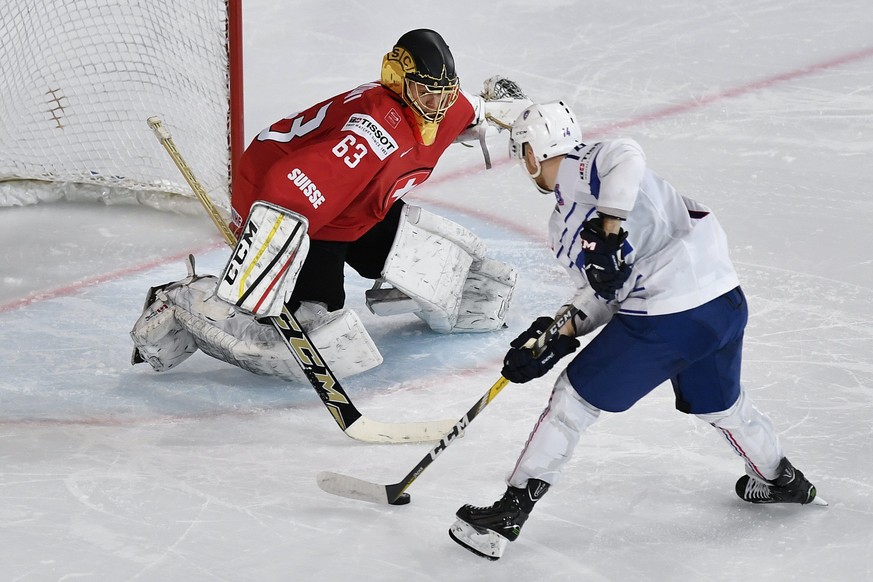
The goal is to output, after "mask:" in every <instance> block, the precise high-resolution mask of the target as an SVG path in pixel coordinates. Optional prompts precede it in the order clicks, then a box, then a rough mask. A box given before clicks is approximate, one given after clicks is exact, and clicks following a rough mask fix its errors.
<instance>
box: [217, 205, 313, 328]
mask: <svg viewBox="0 0 873 582" xmlns="http://www.w3.org/2000/svg"><path fill="white" fill-rule="evenodd" d="M308 228H309V221H308V220H307V219H306V217H304V216H302V215H300V214H297V213H296V212H292V211H290V210H286V209H285V208H282V207H280V206H276V205H275V204H269V203H267V202H261V201H259V202H256V203H254V204H253V205H252V209H251V212H250V213H249V218H248V220H246V223H245V225H244V226H243V231H242V235H241V236H240V239H239V242H238V243H237V245H236V248H234V250H233V254H232V255H231V257H230V260H229V261H228V263H227V266H226V267H225V269H224V273H223V274H222V275H221V279H220V282H219V285H218V289H217V290H216V295H217V296H218V298H219V299H222V300H224V301H227V302H228V303H230V304H232V305H234V306H236V307H238V308H240V309H242V310H244V311H247V312H249V313H253V314H255V315H258V316H260V317H267V316H277V315H279V314H280V313H281V312H282V307H283V306H284V304H285V301H286V300H287V299H288V298H289V297H290V296H291V292H292V291H293V290H294V283H295V282H296V281H297V275H298V274H299V273H300V268H301V267H302V266H303V261H304V260H305V259H306V254H307V253H308V252H309V237H308V236H307V234H306V231H307V229H308Z"/></svg>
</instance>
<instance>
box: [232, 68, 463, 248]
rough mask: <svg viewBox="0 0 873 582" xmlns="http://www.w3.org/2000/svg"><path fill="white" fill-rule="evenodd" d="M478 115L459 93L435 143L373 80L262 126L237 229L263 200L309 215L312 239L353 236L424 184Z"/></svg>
mask: <svg viewBox="0 0 873 582" xmlns="http://www.w3.org/2000/svg"><path fill="white" fill-rule="evenodd" d="M473 118H474V112H473V106H472V105H471V104H470V102H469V101H468V100H467V99H466V97H464V95H463V93H461V94H459V96H458V99H457V101H456V102H455V103H454V105H452V106H451V107H450V108H449V110H448V111H447V113H446V116H445V117H444V118H443V119H442V121H440V123H439V129H438V131H437V135H436V140H435V141H434V143H433V144H431V145H429V146H425V145H423V144H422V142H421V139H420V134H419V131H418V127H417V125H416V122H415V119H414V117H413V113H412V112H411V111H410V109H409V108H408V107H407V106H406V105H405V104H404V103H403V102H402V101H400V100H399V98H398V97H397V96H396V95H395V94H394V93H393V92H392V91H390V90H388V89H386V88H385V87H383V86H382V85H380V84H378V83H367V84H364V85H361V86H360V87H358V88H356V89H354V90H352V91H350V92H348V93H343V94H340V95H337V96H336V97H333V98H331V99H328V100H327V101H323V102H321V103H318V104H316V105H314V106H312V107H311V108H309V109H307V110H305V111H303V112H301V113H298V114H295V115H292V116H290V117H286V118H285V119H282V120H281V121H278V122H276V123H274V124H273V125H271V126H270V127H268V128H267V129H265V130H264V131H262V132H261V133H260V134H259V135H258V136H257V137H256V138H255V140H254V141H253V142H252V143H251V145H249V147H248V148H247V149H246V151H245V153H244V154H243V156H242V159H241V162H240V166H239V171H238V172H236V176H235V178H234V183H233V200H232V203H233V220H234V227H235V228H236V229H237V232H238V231H239V229H240V228H241V227H242V225H243V224H244V223H245V220H246V218H247V216H248V214H249V209H250V208H251V205H252V204H253V203H254V202H256V201H258V200H264V201H267V202H272V203H274V204H277V205H279V206H282V207H284V208H287V209H289V210H293V211H294V212H298V213H300V214H302V215H304V216H306V217H307V218H308V219H309V236H310V238H312V239H313V240H325V241H354V240H357V239H358V238H359V237H360V236H361V235H362V234H364V233H365V232H367V231H368V230H369V229H370V228H371V227H372V226H373V225H375V224H376V223H377V222H379V221H380V220H382V219H383V218H384V217H385V215H386V213H387V212H388V209H389V208H390V207H391V205H392V204H393V203H394V202H395V201H397V200H399V199H400V198H401V197H402V196H403V195H404V194H406V193H407V192H409V191H410V190H412V189H413V188H415V187H416V186H418V185H420V184H421V183H422V182H424V181H425V180H426V179H427V178H428V177H429V176H430V173H431V172H432V171H433V168H434V167H435V166H436V163H437V161H438V160H439V158H440V156H441V155H442V153H443V152H444V151H445V149H446V148H447V147H448V146H449V145H450V144H451V143H452V142H453V141H454V140H455V139H456V138H457V137H458V136H459V135H460V134H461V132H463V131H464V130H465V129H466V128H467V127H468V126H469V125H470V124H471V123H472V122H473Z"/></svg>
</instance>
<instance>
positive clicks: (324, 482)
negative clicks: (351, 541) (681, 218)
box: [317, 301, 584, 505]
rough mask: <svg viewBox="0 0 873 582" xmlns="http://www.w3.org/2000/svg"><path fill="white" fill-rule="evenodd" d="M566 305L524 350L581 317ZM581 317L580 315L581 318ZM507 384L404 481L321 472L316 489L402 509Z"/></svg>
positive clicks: (538, 348) (497, 386) (537, 349)
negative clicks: (426, 473) (414, 489)
mask: <svg viewBox="0 0 873 582" xmlns="http://www.w3.org/2000/svg"><path fill="white" fill-rule="evenodd" d="M575 303H576V302H575V301H574V304H573V305H570V306H569V307H568V308H567V309H566V310H565V311H563V312H561V313H559V314H558V316H557V317H556V318H555V319H554V321H552V323H551V324H550V325H549V327H548V329H546V331H544V332H543V333H542V334H541V335H540V336H539V337H538V338H536V340H530V341H529V342H528V343H527V344H525V345H526V347H530V348H532V349H533V352H534V354H536V355H539V354H540V353H542V351H543V350H544V349H545V347H546V344H547V343H548V342H549V341H551V340H552V339H553V338H554V337H555V336H557V335H558V333H559V331H560V329H561V328H562V327H564V325H566V324H567V322H569V321H572V320H573V317H575V316H576V315H577V314H582V312H581V311H580V309H579V307H578V306H577V305H576V304H575ZM583 316H584V315H583ZM508 383H509V380H507V379H506V378H504V377H503V376H501V377H500V379H499V380H497V382H495V383H494V385H493V386H491V388H490V389H489V390H488V392H486V393H485V394H484V395H483V396H482V398H480V399H479V401H478V402H476V404H474V405H473V407H472V408H471V409H470V410H468V411H467V413H466V414H465V415H464V416H462V417H461V418H460V420H458V422H456V423H455V425H454V426H453V427H452V428H451V430H450V431H449V432H447V433H446V435H445V436H444V437H443V438H441V439H440V442H439V443H437V444H436V445H435V446H434V447H433V448H432V449H431V450H430V452H429V453H428V454H426V455H425V456H424V458H422V459H421V460H420V461H419V462H418V464H417V465H415V467H413V468H412V470H411V471H410V472H409V473H407V475H406V477H404V478H403V479H401V480H400V481H398V482H397V483H392V484H390V485H380V484H378V483H372V482H370V481H364V480H363V479H358V478H356V477H351V476H349V475H342V474H340V473H334V472H332V471H321V472H320V473H319V474H318V476H317V482H318V486H319V487H320V488H321V489H322V490H323V491H326V492H327V493H331V494H333V495H339V496H340V497H348V498H349V499H358V500H360V501H369V502H372V503H383V504H387V505H406V504H407V503H409V502H410V500H411V498H410V496H409V493H406V490H407V489H409V486H410V485H412V483H413V481H415V480H416V479H417V478H418V476H419V475H421V473H422V472H423V471H424V470H425V469H426V468H427V467H428V466H429V465H430V464H431V463H433V462H434V461H435V460H436V458H437V457H438V456H439V455H440V454H441V453H442V452H443V451H444V450H446V448H447V447H448V446H449V445H450V444H452V443H453V442H455V440H456V439H457V437H460V436H463V434H464V430H466V428H467V427H468V426H469V424H470V423H471V422H473V419H474V418H476V417H477V416H478V415H479V413H480V412H482V410H483V409H484V408H485V407H486V406H488V404H490V403H491V401H492V400H494V399H495V398H496V397H497V395H498V394H500V391H501V390H503V388H504V387H505V386H506V385H507V384H508Z"/></svg>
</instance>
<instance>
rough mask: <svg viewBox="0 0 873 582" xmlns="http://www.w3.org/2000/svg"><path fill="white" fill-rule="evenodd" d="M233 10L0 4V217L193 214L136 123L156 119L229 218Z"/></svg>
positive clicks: (236, 7) (186, 191) (236, 134)
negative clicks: (93, 207)
mask: <svg viewBox="0 0 873 582" xmlns="http://www.w3.org/2000/svg"><path fill="white" fill-rule="evenodd" d="M241 3H242V0H184V1H179V0H149V1H148V2H124V1H119V0H6V1H4V2H2V3H0V39H2V40H0V78H2V79H3V85H4V88H3V91H2V92H0V206H16V205H25V204H33V203H36V202H43V201H52V200H58V199H70V200H92V199H93V200H100V201H103V202H107V203H115V202H124V201H130V200H133V201H138V202H140V203H143V204H147V205H150V206H155V207H158V208H167V207H169V208H176V207H183V206H187V205H188V204H189V202H188V201H191V203H193V204H195V205H199V203H197V202H196V200H195V199H194V197H193V194H192V193H191V190H190V188H189V187H188V185H187V184H186V183H185V180H184V178H183V177H182V176H181V175H180V174H179V171H178V169H177V168H176V167H175V166H174V165H173V163H172V161H171V160H170V159H168V157H167V156H166V154H165V153H164V152H163V151H162V149H161V146H160V144H159V143H158V142H157V141H156V140H155V139H154V135H153V133H152V130H151V129H150V128H149V126H148V124H147V122H146V120H147V119H148V118H149V117H151V116H153V115H157V116H160V117H161V119H162V120H163V122H164V124H165V125H166V126H167V128H168V129H170V130H171V131H172V133H173V136H174V138H175V140H176V142H177V143H178V144H179V147H183V148H184V150H185V152H186V157H187V158H188V163H189V164H190V166H191V168H192V170H193V171H194V172H195V173H196V174H197V176H198V177H199V178H200V180H201V182H203V184H204V187H205V189H206V190H207V192H208V194H209V196H210V198H211V199H212V200H213V201H214V202H215V204H216V205H217V206H219V207H220V208H224V209H227V208H229V193H230V176H231V172H232V167H233V164H234V163H235V161H236V160H237V159H238V158H239V156H240V155H241V154H242V150H243V147H244V142H243V139H244V125H243V75H242V65H243V60H242V7H241ZM192 208H193V207H192Z"/></svg>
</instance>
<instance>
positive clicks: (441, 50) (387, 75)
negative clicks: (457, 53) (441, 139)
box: [382, 28, 459, 145]
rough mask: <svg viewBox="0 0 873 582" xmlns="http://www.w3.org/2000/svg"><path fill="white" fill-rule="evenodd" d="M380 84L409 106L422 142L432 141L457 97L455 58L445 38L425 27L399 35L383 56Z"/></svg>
mask: <svg viewBox="0 0 873 582" xmlns="http://www.w3.org/2000/svg"><path fill="white" fill-rule="evenodd" d="M382 85H384V86H385V87H387V88H388V89H390V90H391V91H393V92H394V93H396V94H397V95H398V96H399V97H400V98H401V99H402V100H403V102H404V103H406V104H407V105H408V106H409V107H410V108H411V109H412V111H413V113H414V114H415V118H416V122H417V125H418V131H419V133H420V134H421V140H422V143H424V145H430V144H432V143H433V142H434V140H435V139H436V134H437V128H438V126H439V123H440V121H442V119H443V118H444V117H445V115H446V112H447V111H448V110H449V107H451V106H452V105H453V104H454V103H455V100H456V99H457V98H458V90H459V82H458V75H457V73H455V59H454V57H452V53H451V51H450V50H449V46H448V45H447V44H446V41H444V40H443V37H441V36H440V35H439V34H438V33H437V32H434V31H433V30H428V29H425V28H421V29H417V30H411V31H409V32H407V33H406V34H404V35H403V36H401V37H400V39H399V40H398V41H397V43H396V44H395V45H394V48H392V49H391V51H390V52H388V54H386V55H385V57H384V58H383V59H382Z"/></svg>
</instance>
